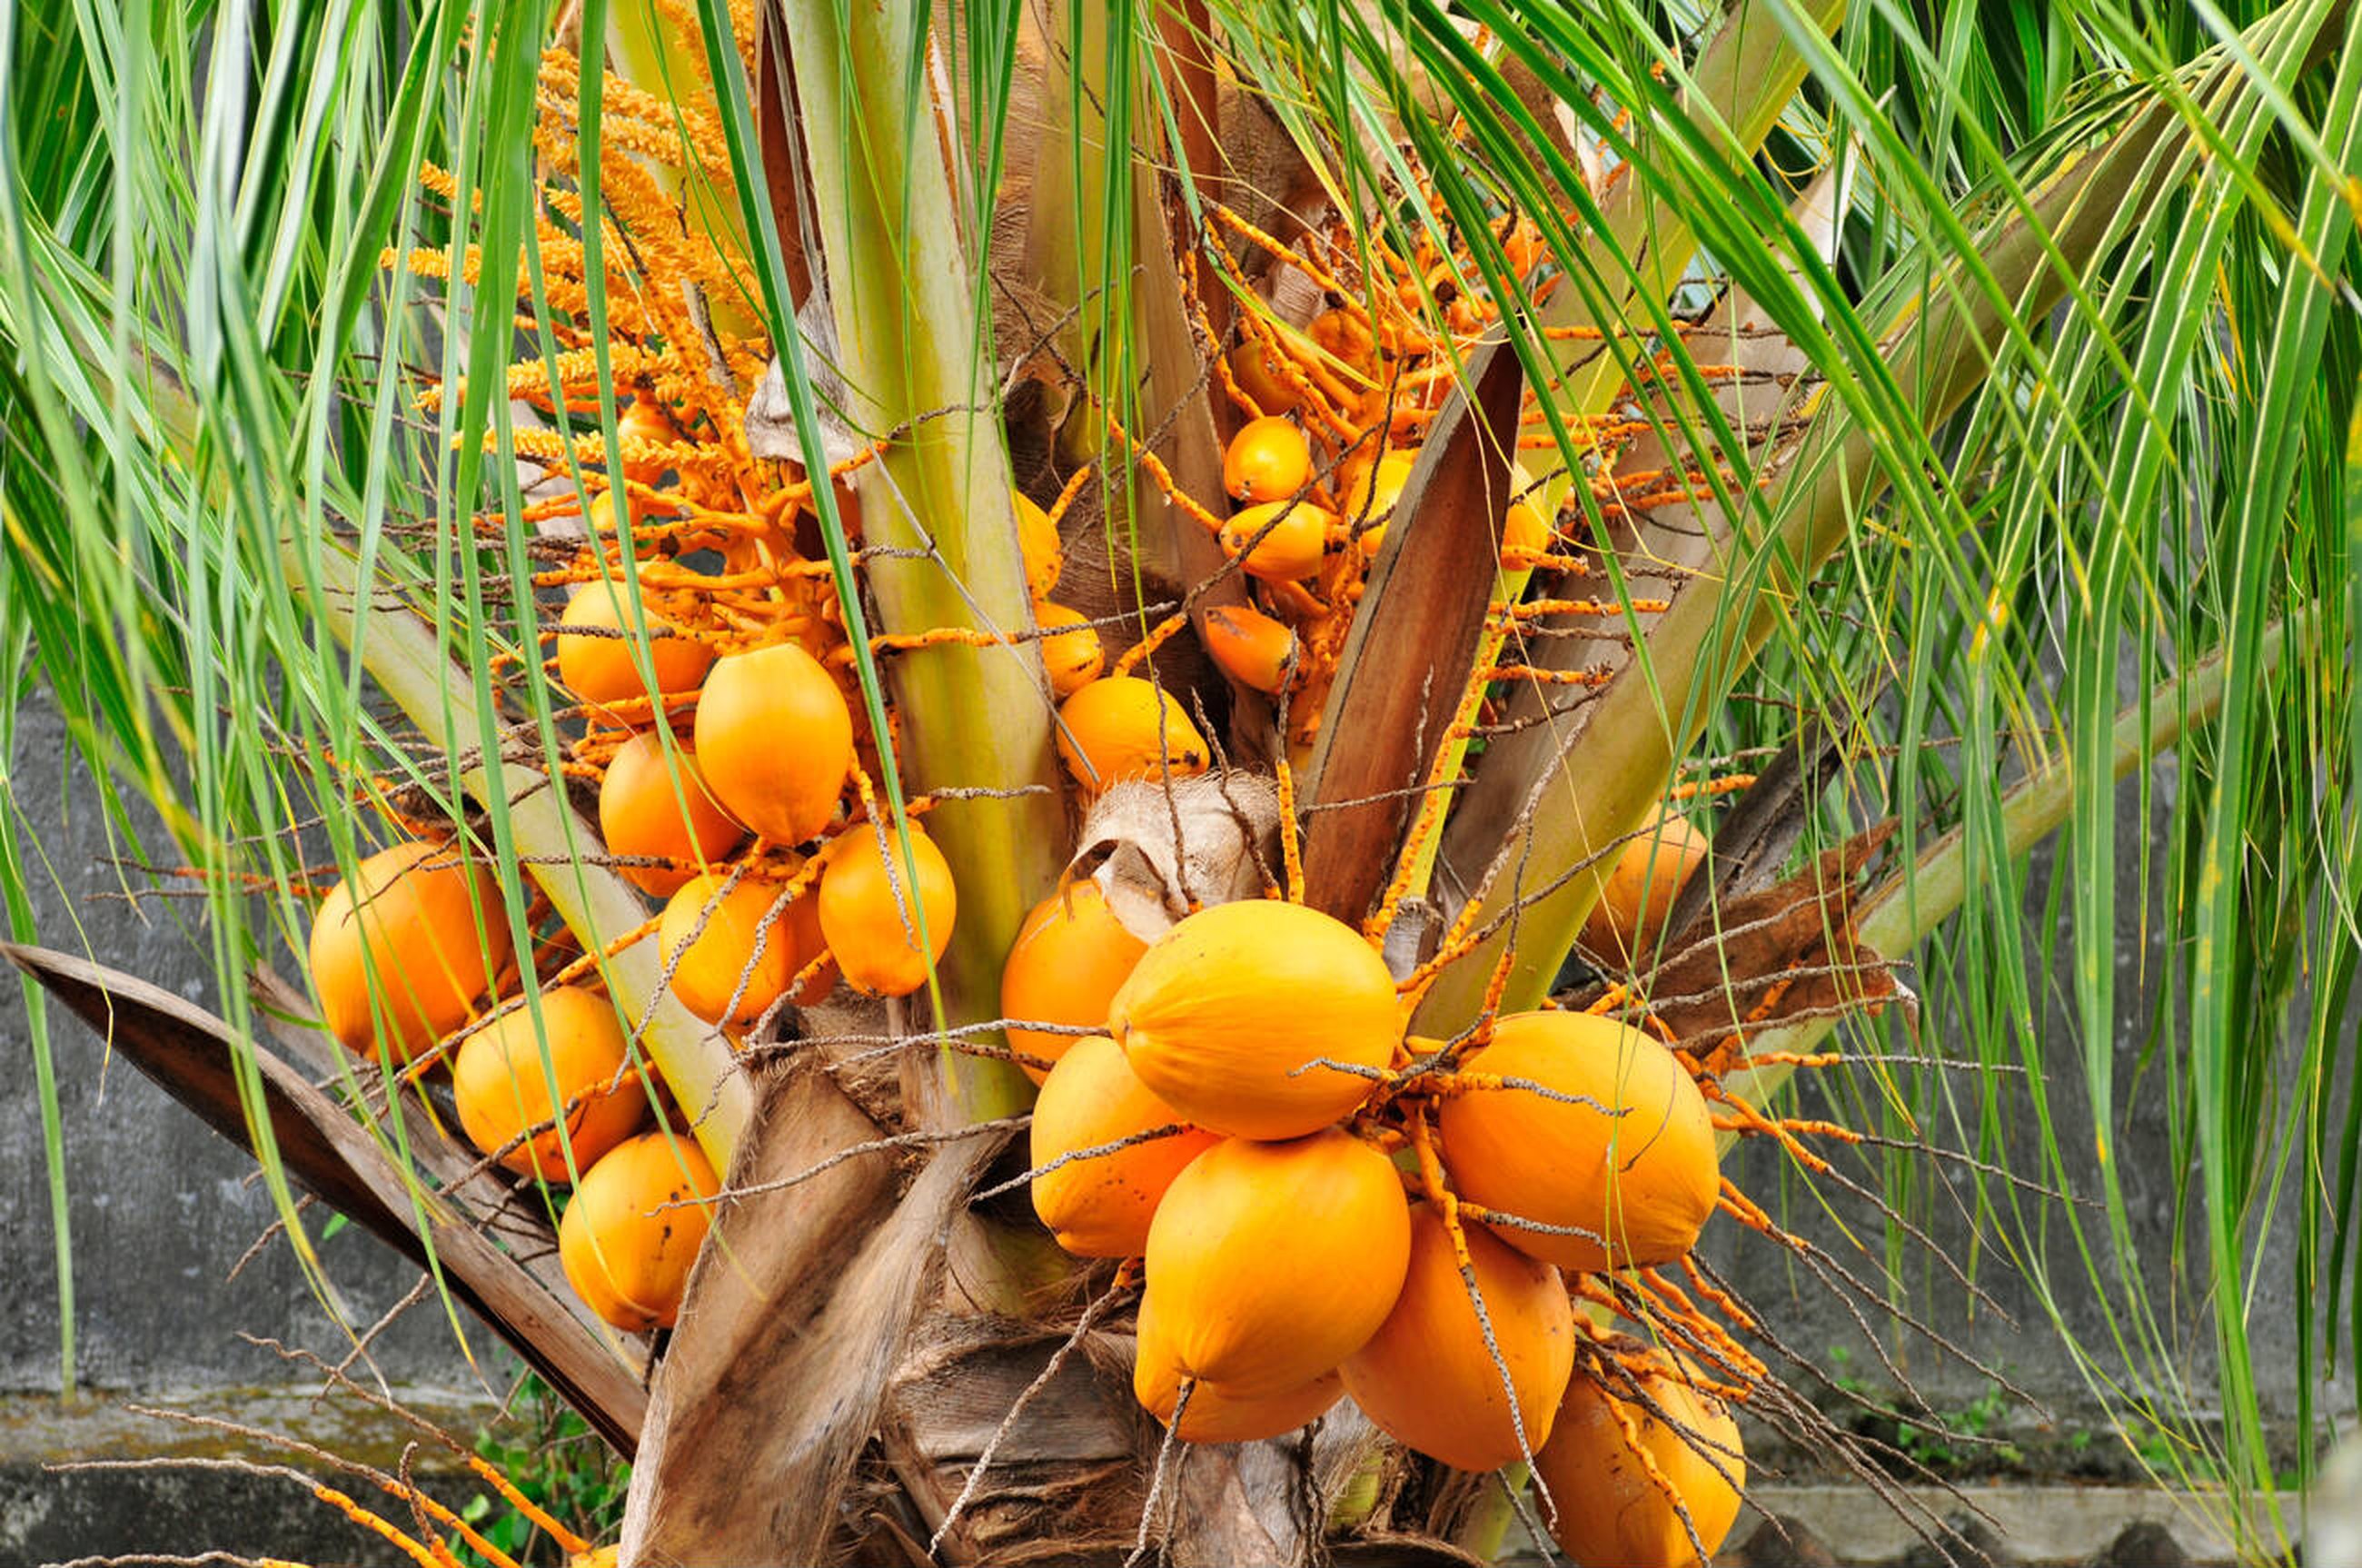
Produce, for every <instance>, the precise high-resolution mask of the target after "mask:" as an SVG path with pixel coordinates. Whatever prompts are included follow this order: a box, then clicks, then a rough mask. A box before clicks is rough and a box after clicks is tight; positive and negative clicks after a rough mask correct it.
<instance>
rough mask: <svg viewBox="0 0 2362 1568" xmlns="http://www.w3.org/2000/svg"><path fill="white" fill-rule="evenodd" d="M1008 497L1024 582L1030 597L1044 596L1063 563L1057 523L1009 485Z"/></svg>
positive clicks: (1040, 597) (1056, 580)
mask: <svg viewBox="0 0 2362 1568" xmlns="http://www.w3.org/2000/svg"><path fill="white" fill-rule="evenodd" d="M1009 499H1010V502H1013V503H1014V504H1015V506H1016V508H1017V550H1018V553H1019V554H1020V555H1021V556H1022V557H1024V558H1025V586H1026V587H1027V588H1029V589H1031V590H1032V593H1033V597H1034V598H1036V599H1047V598H1048V597H1050V591H1051V590H1052V589H1054V588H1055V587H1057V586H1058V572H1059V569H1060V568H1061V567H1062V566H1063V565H1064V564H1065V560H1064V557H1063V556H1062V555H1061V554H1060V547H1059V544H1058V525H1056V524H1054V523H1053V522H1051V521H1050V514H1049V513H1046V512H1044V511H1043V510H1042V509H1041V508H1040V507H1038V506H1036V505H1034V504H1033V502H1032V498H1031V497H1029V496H1028V495H1026V493H1025V492H1024V491H1021V490H1016V489H1013V488H1012V489H1011V490H1010V492H1009Z"/></svg>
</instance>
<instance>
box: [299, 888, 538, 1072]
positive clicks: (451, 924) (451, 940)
mask: <svg viewBox="0 0 2362 1568" xmlns="http://www.w3.org/2000/svg"><path fill="white" fill-rule="evenodd" d="M479 920H481V922H482V927H481V929H480V930H479V929H478V924H477V922H478V921H479ZM509 953H510V944H509V922H508V913H507V911H505V910H504V909H503V908H502V904H501V894H500V887H499V885H498V884H497V883H496V882H495V881H494V880H493V879H492V875H491V872H490V871H488V870H486V869H485V868H484V867H481V866H478V865H475V864H474V863H472V862H470V861H469V859H468V858H467V855H466V851H465V850H464V849H462V848H460V847H459V846H458V845H447V844H426V843H422V842H416V841H414V842H411V843H408V844H397V845H393V846H392V847H391V848H389V849H383V850H380V851H379V852H378V853H377V854H375V855H372V856H370V857H369V858H368V859H366V860H364V861H362V862H361V863H360V865H359V867H355V869H354V873H353V875H352V876H351V877H350V878H347V879H346V880H344V881H341V882H339V883H337V885H336V887H335V888H334V889H331V890H330V892H329V894H328V896H327V897H326V899H324V900H321V901H320V912H319V913H318V915H317V916H315V918H314V920H313V922H312V945H311V965H312V988H313V991H314V992H315V994H316V995H317V996H318V997H319V999H320V1012H321V1016H322V1017H323V1018H324V1019H325V1020H326V1022H327V1025H328V1032H329V1033H331V1034H334V1035H335V1036H336V1037H337V1039H339V1040H341V1041H343V1042H344V1043H345V1044H346V1045H347V1046H348V1047H349V1048H350V1049H352V1050H354V1051H358V1052H361V1053H363V1054H364V1055H366V1054H368V1053H369V1052H370V1050H371V1048H372V1042H373V1041H374V1040H376V1039H377V1038H378V1034H377V1028H378V1014H379V1012H380V1011H382V1013H383V1015H384V1028H385V1033H384V1041H385V1045H386V1049H387V1051H388V1052H389V1053H390V1054H391V1055H392V1057H393V1059H394V1061H396V1062H397V1063H399V1062H407V1061H408V1060H410V1058H411V1057H413V1056H414V1055H417V1054H418V1053H419V1052H421V1051H423V1050H425V1049H426V1047H428V1046H429V1045H432V1044H433V1043H435V1042H436V1040H438V1039H440V1038H442V1037H443V1036H444V1035H446V1034H448V1033H449V1032H451V1031H453V1030H454V1029H457V1028H458V1027H459V1025H460V1024H462V1023H464V1022H466V1021H467V1019H468V1014H469V1010H470V1009H471V1008H472V1006H473V1004H474V1002H475V999H477V998H478V997H480V996H481V995H482V994H483V992H484V988H485V986H486V985H488V984H489V983H490V982H491V978H492V977H493V976H494V975H496V974H498V973H499V972H500V970H501V968H502V966H504V965H506V964H507V963H508V961H509ZM372 976H373V977H374V978H375V982H376V984H375V987H374V996H375V1007H374V1008H372V1006H371V997H372V987H371V984H370V981H371V978H372Z"/></svg>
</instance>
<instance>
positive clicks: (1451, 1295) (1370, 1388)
mask: <svg viewBox="0 0 2362 1568" xmlns="http://www.w3.org/2000/svg"><path fill="white" fill-rule="evenodd" d="M1460 1224H1461V1230H1462V1232H1463V1233H1464V1234H1465V1235H1466V1236H1467V1239H1468V1263H1469V1266H1470V1269H1471V1271H1472V1272H1473V1274H1474V1275H1475V1276H1476V1289H1477V1292H1478V1294H1480V1295H1481V1296H1483V1297H1484V1298H1485V1320H1486V1322H1487V1323H1488V1324H1489V1325H1490V1327H1491V1329H1492V1332H1493V1342H1494V1343H1495V1344H1496V1345H1497V1346H1498V1347H1499V1349H1500V1353H1501V1362H1500V1364H1495V1362H1494V1360H1493V1353H1492V1352H1491V1351H1489V1350H1487V1349H1486V1348H1485V1328H1484V1326H1483V1325H1480V1324H1479V1323H1478V1322H1477V1320H1476V1308H1475V1304H1474V1303H1473V1302H1472V1301H1471V1300H1470V1299H1469V1296H1468V1282H1467V1281H1466V1280H1465V1279H1463V1278H1462V1276H1461V1273H1460V1264H1459V1260H1458V1259H1457V1258H1456V1257H1455V1256H1454V1255H1453V1253H1452V1248H1451V1234H1450V1232H1449V1231H1446V1229H1445V1228H1444V1223H1443V1216H1442V1215H1441V1214H1440V1213H1438V1212H1437V1211H1436V1208H1435V1206H1434V1205H1433V1204H1431V1203H1422V1204H1420V1205H1418V1207H1417V1208H1416V1209H1412V1210H1411V1217H1410V1272H1409V1274H1408V1275H1407V1276H1406V1277H1405V1279H1404V1281H1403V1290H1402V1295H1401V1297H1398V1298H1397V1299H1396V1302H1395V1309H1394V1310H1393V1311H1392V1312H1390V1313H1388V1314H1387V1315H1386V1320H1385V1323H1384V1324H1383V1325H1381V1326H1380V1328H1379V1330H1378V1331H1377V1332H1376V1333H1375V1334H1374V1335H1372V1336H1371V1339H1370V1342H1369V1343H1367V1344H1365V1345H1363V1347H1362V1348H1361V1349H1360V1350H1358V1351H1355V1352H1354V1353H1352V1355H1349V1356H1347V1357H1346V1358H1345V1363H1344V1365H1343V1367H1342V1368H1341V1371H1342V1372H1343V1373H1344V1375H1345V1391H1346V1392H1347V1393H1349V1394H1351V1395H1352V1397H1353V1403H1355V1404H1356V1405H1359V1406H1360V1407H1361V1408H1362V1412H1363V1414H1364V1415H1366V1416H1368V1417H1369V1418H1370V1419H1372V1420H1373V1421H1375V1422H1376V1423H1377V1424H1378V1425H1379V1426H1381V1427H1383V1428H1385V1430H1386V1432H1387V1433H1388V1434H1389V1435H1390V1436H1392V1437H1393V1438H1395V1439H1396V1441H1399V1442H1402V1443H1404V1444H1405V1445H1407V1446H1408V1447H1410V1448H1414V1449H1417V1450H1418V1452H1421V1453H1424V1454H1426V1455H1427V1456H1428V1457H1429V1458H1430V1459H1440V1460H1441V1461H1442V1462H1443V1463H1446V1464H1449V1465H1451V1466H1453V1467H1455V1468H1457V1469H1461V1470H1498V1469H1499V1468H1501V1467H1502V1466H1503V1465H1505V1464H1509V1463H1515V1462H1516V1461H1518V1460H1520V1459H1525V1458H1529V1457H1531V1455H1532V1454H1533V1452H1534V1451H1535V1450H1537V1449H1540V1447H1541V1445H1542V1443H1543V1442H1544V1441H1547V1440H1548V1438H1549V1437H1550V1431H1551V1422H1552V1421H1553V1420H1555V1419H1557V1415H1558V1402H1559V1397H1560V1396H1561V1395H1562V1394H1563V1393H1565V1391H1566V1380H1567V1378H1568V1377H1569V1376H1570V1375H1572V1374H1573V1371H1574V1309H1573V1306H1572V1305H1571V1304H1570V1303H1569V1302H1568V1301H1567V1298H1566V1286H1565V1284H1564V1282H1562V1280H1561V1279H1560V1278H1559V1273H1558V1270H1557V1269H1555V1268H1552V1267H1551V1265H1550V1264H1546V1263H1538V1262H1536V1261H1535V1260H1533V1259H1532V1258H1529V1257H1528V1256H1526V1255H1525V1254H1524V1253H1520V1252H1518V1250H1517V1249H1516V1248H1514V1247H1512V1246H1509V1245H1508V1244H1507V1242H1503V1241H1501V1240H1500V1238H1498V1237H1496V1236H1495V1235H1494V1234H1493V1233H1492V1232H1491V1231H1487V1230H1485V1227H1484V1226H1482V1225H1479V1224H1478V1223H1476V1221H1474V1220H1465V1219H1463V1220H1462V1221H1461V1222H1460ZM1503 1365H1506V1366H1507V1368H1508V1383H1507V1386H1504V1384H1503V1382H1502V1376H1501V1367H1502V1366H1503ZM1509 1387H1515V1388H1516V1389H1517V1391H1518V1407H1517V1408H1518V1420H1519V1421H1522V1422H1523V1423H1524V1428H1525V1442H1524V1444H1523V1445H1522V1446H1521V1445H1520V1444H1519V1442H1518V1426H1517V1424H1516V1423H1513V1422H1512V1421H1511V1420H1510V1419H1509V1394H1508V1389H1509Z"/></svg>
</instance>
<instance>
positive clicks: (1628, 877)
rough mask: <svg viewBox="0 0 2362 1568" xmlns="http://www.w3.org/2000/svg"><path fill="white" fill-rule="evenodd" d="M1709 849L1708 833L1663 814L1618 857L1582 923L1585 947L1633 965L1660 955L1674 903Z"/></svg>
mask: <svg viewBox="0 0 2362 1568" xmlns="http://www.w3.org/2000/svg"><path fill="white" fill-rule="evenodd" d="M1706 849H1707V840H1706V836H1705V834H1702V833H1700V832H1698V830H1697V829H1695V828H1694V827H1692V826H1690V824H1689V823H1688V822H1687V821H1685V820H1684V819H1683V818H1682V817H1681V816H1679V815H1677V814H1676V813H1675V812H1672V811H1671V810H1670V809H1668V810H1666V811H1662V812H1659V813H1658V814H1657V817H1656V819H1655V820H1654V821H1653V822H1651V823H1650V824H1649V825H1648V827H1647V828H1646V829H1644V830H1643V831H1642V832H1641V834H1639V837H1637V838H1633V839H1629V840H1627V841H1626V843H1625V845H1624V847H1623V849H1622V850H1621V851H1620V852H1619V853H1618V854H1617V856H1616V867H1615V869H1614V870H1612V871H1610V872H1609V873H1608V876H1607V881H1606V886H1604V887H1602V888H1601V889H1600V890H1599V902H1598V903H1597V904H1596V905H1595V906H1594V907H1593V909H1592V911H1591V915H1590V918H1588V919H1587V920H1585V921H1584V922H1583V944H1584V946H1586V947H1588V948H1590V949H1591V950H1592V951H1593V952H1595V953H1597V954H1600V955H1603V956H1606V957H1611V958H1615V959H1617V960H1619V961H1621V962H1624V963H1631V962H1633V961H1634V960H1635V959H1637V958H1639V957H1642V956H1645V955H1648V954H1650V953H1653V952H1654V951H1656V947H1657V939H1658V938H1659V937H1661V936H1662V935H1663V934H1664V933H1665V922H1666V920H1667V919H1668V918H1670V917H1671V916H1672V912H1673V900H1676V899H1678V898H1680V897H1681V896H1682V889H1683V886H1684V885H1685V884H1686V883H1687V882H1688V881H1689V879H1690V878H1691V877H1693V876H1694V875H1695V874H1696V872H1697V868H1698V867H1700V866H1703V865H1705V859H1706Z"/></svg>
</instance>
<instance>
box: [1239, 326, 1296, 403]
mask: <svg viewBox="0 0 2362 1568" xmlns="http://www.w3.org/2000/svg"><path fill="white" fill-rule="evenodd" d="M1230 362H1231V379H1232V380H1233V381H1237V382H1238V383H1239V390H1240V391H1241V392H1244V393H1246V394H1247V396H1249V397H1251V398H1253V399H1254V403H1255V406H1256V407H1257V408H1260V409H1261V410H1263V411H1264V414H1286V412H1287V411H1288V410H1290V409H1292V408H1294V407H1295V406H1296V403H1297V395H1298V394H1297V390H1296V384H1295V383H1294V382H1293V381H1289V380H1288V379H1287V377H1286V374H1285V373H1284V372H1283V371H1282V370H1281V369H1280V362H1279V356H1278V355H1277V354H1276V353H1275V352H1274V351H1273V350H1272V349H1271V348H1267V347H1266V346H1264V344H1262V343H1260V342H1257V341H1256V340H1255V339H1253V338H1248V339H1247V340H1246V341H1244V342H1242V343H1241V344H1239V346H1238V347H1236V348H1232V349H1231V353H1230Z"/></svg>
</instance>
